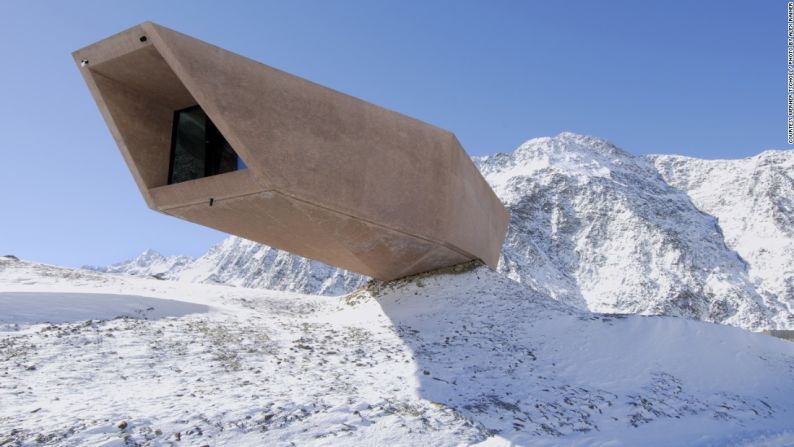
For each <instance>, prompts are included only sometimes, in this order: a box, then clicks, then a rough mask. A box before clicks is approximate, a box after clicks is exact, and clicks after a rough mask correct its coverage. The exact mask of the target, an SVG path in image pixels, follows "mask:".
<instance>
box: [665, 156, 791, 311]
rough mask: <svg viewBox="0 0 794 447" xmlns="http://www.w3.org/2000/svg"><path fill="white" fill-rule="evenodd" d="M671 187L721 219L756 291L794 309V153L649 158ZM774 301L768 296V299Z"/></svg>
mask: <svg viewBox="0 0 794 447" xmlns="http://www.w3.org/2000/svg"><path fill="white" fill-rule="evenodd" d="M651 160H652V161H653V162H654V163H655V165H656V168H657V169H658V170H659V172H660V173H661V174H662V176H663V177H664V179H665V180H666V181H667V182H668V183H669V184H670V185H672V186H674V187H676V188H678V189H680V190H682V191H684V192H686V193H687V194H688V195H689V197H691V199H692V201H693V202H694V203H695V205H697V207H698V208H699V209H701V210H703V211H704V212H706V213H708V214H710V215H712V216H715V217H716V218H717V219H719V225H720V228H722V232H723V233H724V235H725V241H726V243H727V244H728V246H729V247H730V248H731V249H733V250H735V251H736V252H737V253H738V254H739V255H740V256H741V257H742V258H743V259H744V260H745V261H746V262H747V265H748V270H749V274H750V279H751V280H752V281H753V284H754V285H755V286H756V289H757V290H758V291H759V292H760V293H762V294H764V295H766V296H770V297H777V299H778V300H780V301H783V302H784V303H786V304H787V305H788V306H789V307H790V308H794V151H766V152H762V153H761V154H759V155H757V156H755V157H749V158H745V159H742V160H700V159H697V158H691V157H683V156H677V155H656V156H653V157H651ZM770 299H772V298H770Z"/></svg>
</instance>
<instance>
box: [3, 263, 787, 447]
mask: <svg viewBox="0 0 794 447" xmlns="http://www.w3.org/2000/svg"><path fill="white" fill-rule="evenodd" d="M0 293H2V295H3V297H4V299H0V315H2V316H3V318H4V320H3V321H6V322H9V323H10V322H14V323H16V324H17V326H15V327H11V326H8V325H7V326H5V327H4V332H2V333H0V402H2V405H0V445H4V446H6V445H66V446H78V445H79V446H83V445H103V446H110V445H143V446H164V445H197V446H199V445H235V446H238V445H239V446H261V445H275V446H278V445H318V446H320V445H389V446H402V445H405V446H415V445H432V446H459V445H478V444H480V445H545V446H577V445H581V446H598V445H600V446H607V445H609V446H621V445H626V446H629V445H631V446H633V445H647V446H669V445H690V446H724V445H736V446H777V445H791V441H792V439H794V427H793V426H792V425H793V424H792V421H794V381H792V380H791V377H792V374H794V344H792V343H790V342H785V341H782V340H779V339H775V338H772V337H769V336H765V335H761V334H755V333H750V332H746V331H744V330H741V329H738V328H734V327H728V326H721V325H716V324H710V323H704V322H699V321H694V320H687V319H682V318H673V317H643V316H626V315H610V314H595V313H590V312H587V311H583V310H581V309H577V308H575V307H572V306H569V305H566V304H564V303H561V302H559V301H555V300H552V299H550V298H549V297H547V296H545V295H543V294H542V293H540V292H537V291H532V290H530V289H529V288H527V287H526V286H524V285H520V284H518V283H515V282H513V281H511V280H510V279H508V278H507V277H505V276H503V275H500V274H497V273H494V272H491V271H490V270H488V269H487V268H483V267H477V268H474V269H471V270H467V269H459V271H451V272H448V273H440V274H436V275H425V276H422V277H417V278H412V279H410V280H405V281H399V282H396V283H390V284H382V283H371V284H369V285H368V286H367V287H366V288H364V289H360V290H359V291H357V292H355V293H353V294H350V295H346V296H341V297H319V296H308V295H301V294H296V293H288V292H274V291H266V290H257V289H246V288H234V287H225V286H217V285H206V284H192V283H185V282H173V281H159V280H154V279H145V278H135V277H130V276H124V275H112V274H102V273H96V272H89V271H81V270H71V269H65V268H60V267H55V266H46V265H40V264H34V263H29V262H25V261H13V260H10V259H4V258H0ZM22 293H26V294H35V295H23V294H22ZM119 295H123V296H124V297H123V298H122V297H120V296H119ZM13 296H15V297H17V298H18V299H16V300H14V299H5V298H9V297H13ZM57 296H63V299H64V300H70V299H71V300H74V299H81V298H78V297H89V298H90V300H89V301H90V302H89V301H85V302H84V304H85V306H84V307H83V308H82V309H80V310H79V314H75V315H73V316H72V317H66V316H64V319H63V320H64V322H60V323H41V322H42V321H47V320H50V319H51V318H52V313H51V310H52V309H49V307H48V306H42V301H41V300H40V299H36V297H41V298H42V299H57ZM128 297H130V298H128ZM30 298H33V299H30ZM142 298H144V299H145V298H148V299H151V301H142ZM128 299H129V304H125V302H126V300H128ZM166 300H173V301H166ZM143 306H147V307H146V308H145V309H148V308H149V307H153V308H154V309H152V310H150V311H148V312H149V313H148V314H145V315H144V314H136V313H135V312H134V310H135V309H140V308H141V307H143ZM114 309H115V310H116V312H114V311H113V310H114ZM92 310H93V311H95V313H93V314H92V313H91V312H92ZM130 310H132V313H131V314H130V313H128V311H130ZM125 313H127V316H123V317H121V318H115V315H114V314H117V315H124V314H125ZM111 315H113V317H111ZM77 318H86V320H85V321H76V320H77ZM89 318H90V319H89ZM121 421H124V422H125V423H126V426H124V424H121V425H122V426H124V428H119V423H120V422H121ZM177 441H179V442H178V443H177Z"/></svg>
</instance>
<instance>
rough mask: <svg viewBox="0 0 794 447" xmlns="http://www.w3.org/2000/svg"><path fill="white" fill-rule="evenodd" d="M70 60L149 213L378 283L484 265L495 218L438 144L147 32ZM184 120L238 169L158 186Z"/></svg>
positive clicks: (132, 32)
mask: <svg viewBox="0 0 794 447" xmlns="http://www.w3.org/2000/svg"><path fill="white" fill-rule="evenodd" d="M73 56H74V59H75V62H76V63H77V64H78V66H79V68H80V71H81V73H82V75H83V77H84V79H85V81H86V83H87V85H88V87H89V89H90V90H91V93H92V94H93V96H94V99H95V100H96V103H97V105H98V106H99V109H100V111H101V113H102V116H103V117H104V119H105V121H106V123H107V125H108V127H109V129H110V131H111V133H112V135H113V137H114V139H115V141H116V143H117V144H118V146H119V149H120V150H121V153H122V155H123V157H124V160H125V161H126V163H127V165H128V167H129V169H130V171H131V173H132V175H133V178H134V179H135V182H136V183H137V185H138V188H139V189H140V191H141V193H142V195H143V197H144V199H145V200H146V203H147V204H148V205H149V207H151V208H152V209H155V210H157V211H160V212H163V213H166V214H169V215H172V216H175V217H178V218H182V219H185V220H188V221H191V222H195V223H199V224H202V225H205V226H208V227H212V228H215V229H218V230H221V231H224V232H227V233H231V234H235V235H238V236H241V237H244V238H247V239H251V240H254V241H257V242H260V243H264V244H267V245H270V246H273V247H276V248H279V249H283V250H286V251H290V252H293V253H296V254H298V255H301V256H304V257H308V258H312V259H317V260H320V261H322V262H325V263H328V264H331V265H335V266H338V267H342V268H345V269H348V270H352V271H355V272H359V273H362V274H365V275H368V276H372V277H375V278H379V279H394V278H398V277H402V276H405V275H409V274H414V273H419V272H422V271H426V270H431V269H434V268H438V267H444V266H448V265H453V264H457V263H459V262H463V261H466V260H470V259H475V258H478V259H481V260H483V261H484V262H485V263H486V264H488V265H489V266H491V267H492V268H495V266H496V263H497V262H498V259H499V254H500V252H501V246H502V243H503V241H504V237H505V233H506V230H507V223H508V220H509V215H508V213H507V211H506V210H505V208H504V206H503V205H502V204H501V202H500V201H499V199H498V198H497V197H496V195H495V194H494V192H493V191H492V190H491V188H490V187H489V186H488V184H487V183H486V181H485V179H483V177H482V175H480V173H479V171H478V170H477V168H476V167H475V166H474V164H473V163H472V161H471V159H470V158H469V157H468V155H467V154H466V153H465V151H464V150H463V148H462V147H461V146H460V144H459V143H458V141H457V139H456V138H455V136H454V135H453V134H452V133H450V132H448V131H445V130H443V129H439V128H437V127H434V126H431V125H429V124H426V123H423V122H421V121H418V120H415V119H413V118H409V117H407V116H405V115H402V114H399V113H395V112H392V111H389V110H386V109H383V108H381V107H378V106H376V105H373V104H370V103H367V102H365V101H362V100H359V99H357V98H353V97H351V96H349V95H345V94H343V93H339V92H337V91H334V90H331V89H328V88H326V87H323V86H320V85H317V84H314V83H312V82H310V81H306V80H304V79H301V78H299V77H297V76H293V75H291V74H288V73H285V72H282V71H280V70H277V69H274V68H272V67H268V66H266V65H263V64H260V63H258V62H255V61H252V60H250V59H247V58H245V57H242V56H239V55H237V54H234V53H231V52H228V51H226V50H223V49H221V48H218V47H215V46H213V45H210V44H207V43H205V42H201V41H199V40H196V39H194V38H191V37H189V36H186V35H183V34H180V33H177V32H175V31H173V30H170V29H167V28H164V27H162V26H159V25H156V24H153V23H150V22H146V23H143V24H140V25H138V26H135V27H133V28H130V29H128V30H126V31H123V32H121V33H119V34H116V35H114V36H111V37H108V38H107V39H104V40H102V41H99V42H97V43H95V44H93V45H90V46H88V47H85V48H83V49H80V50H78V51H75V52H74V53H73ZM191 106H199V107H200V108H201V110H203V111H204V112H205V113H206V116H207V117H208V118H209V119H210V120H211V122H212V123H213V124H214V126H215V127H217V130H218V131H219V132H220V133H221V134H222V136H223V138H225V140H226V141H227V142H228V144H229V145H230V146H231V147H232V148H233V150H234V152H236V154H237V155H238V156H239V158H240V159H242V161H244V163H245V166H246V168H245V169H240V170H235V171H232V172H225V173H222V174H218V175H211V176H206V177H202V178H196V179H193V180H189V181H183V182H180V183H169V168H170V166H171V164H172V162H173V160H172V151H173V138H174V132H175V127H174V115H175V112H176V111H178V110H182V109H185V108H188V107H191Z"/></svg>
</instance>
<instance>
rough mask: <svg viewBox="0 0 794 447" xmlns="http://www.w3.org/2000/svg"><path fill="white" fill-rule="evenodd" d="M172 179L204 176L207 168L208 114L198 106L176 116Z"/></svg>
mask: <svg viewBox="0 0 794 447" xmlns="http://www.w3.org/2000/svg"><path fill="white" fill-rule="evenodd" d="M174 120H175V126H176V127H175V129H174V142H173V154H172V156H173V161H172V162H171V181H170V183H179V182H184V181H186V180H192V179H196V178H200V177H204V171H205V169H206V149H207V148H206V146H207V145H206V140H205V138H204V136H205V128H206V122H207V115H205V114H204V111H203V110H201V109H200V108H198V107H194V108H191V109H187V110H183V111H180V112H177V113H176V114H175V117H174Z"/></svg>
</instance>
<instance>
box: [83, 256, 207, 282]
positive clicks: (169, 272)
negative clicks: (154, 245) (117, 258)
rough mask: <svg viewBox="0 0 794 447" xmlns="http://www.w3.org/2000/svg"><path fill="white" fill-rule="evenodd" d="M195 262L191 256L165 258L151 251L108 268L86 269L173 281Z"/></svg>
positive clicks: (94, 267)
mask: <svg viewBox="0 0 794 447" xmlns="http://www.w3.org/2000/svg"><path fill="white" fill-rule="evenodd" d="M193 261H194V259H193V258H191V257H189V256H164V255H162V254H160V253H158V252H157V251H155V250H152V249H149V250H146V251H144V252H143V253H141V254H140V255H138V257H136V258H135V259H130V260H128V261H123V262H119V263H116V264H112V265H109V266H107V267H97V266H86V267H85V268H86V269H89V270H96V271H98V272H105V273H125V274H127V275H135V276H154V277H156V278H160V279H173V278H175V276H174V275H175V274H176V273H178V272H180V271H182V270H184V269H185V268H186V267H187V266H188V265H190V264H191V263H192V262H193Z"/></svg>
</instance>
